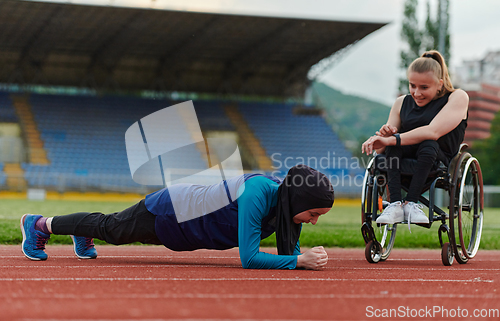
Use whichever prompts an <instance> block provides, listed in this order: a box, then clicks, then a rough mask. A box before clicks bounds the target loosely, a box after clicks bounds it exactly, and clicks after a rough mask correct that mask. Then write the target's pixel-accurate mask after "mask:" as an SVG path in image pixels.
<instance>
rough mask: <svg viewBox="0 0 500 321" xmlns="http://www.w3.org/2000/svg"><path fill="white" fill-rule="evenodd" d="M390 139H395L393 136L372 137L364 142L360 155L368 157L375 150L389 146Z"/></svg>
mask: <svg viewBox="0 0 500 321" xmlns="http://www.w3.org/2000/svg"><path fill="white" fill-rule="evenodd" d="M391 139H394V140H395V139H396V138H395V137H393V136H388V137H383V136H378V135H374V136H372V137H370V138H368V139H367V140H366V142H364V143H363V145H361V153H366V155H370V154H371V153H373V151H374V150H375V149H380V148H383V147H386V146H389V145H391Z"/></svg>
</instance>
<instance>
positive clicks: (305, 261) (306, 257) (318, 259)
mask: <svg viewBox="0 0 500 321" xmlns="http://www.w3.org/2000/svg"><path fill="white" fill-rule="evenodd" d="M327 262H328V254H326V251H325V249H324V248H323V247H322V246H316V247H313V248H312V249H310V250H307V251H306V252H305V253H304V254H301V255H298V256H297V267H298V268H305V269H308V270H321V269H322V268H323V267H324V266H325V265H326V263H327Z"/></svg>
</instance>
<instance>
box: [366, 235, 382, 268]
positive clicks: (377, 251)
mask: <svg viewBox="0 0 500 321" xmlns="http://www.w3.org/2000/svg"><path fill="white" fill-rule="evenodd" d="M381 251H382V248H381V247H380V244H379V243H378V242H377V241H375V240H371V241H370V242H368V243H367V244H366V246H365V258H366V260H367V261H368V262H369V263H378V262H379V261H380V259H381V258H382V255H381Z"/></svg>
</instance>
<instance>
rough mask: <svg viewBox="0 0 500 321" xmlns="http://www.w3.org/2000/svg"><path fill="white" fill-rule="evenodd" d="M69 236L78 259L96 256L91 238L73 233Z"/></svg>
mask: <svg viewBox="0 0 500 321" xmlns="http://www.w3.org/2000/svg"><path fill="white" fill-rule="evenodd" d="M71 238H72V239H73V250H74V251H75V255H76V256H77V257H78V258H79V259H95V258H96V257H97V251H96V249H95V247H94V239H93V238H90V237H85V236H74V235H71Z"/></svg>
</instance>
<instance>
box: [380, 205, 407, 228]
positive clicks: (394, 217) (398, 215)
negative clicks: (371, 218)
mask: <svg viewBox="0 0 500 321" xmlns="http://www.w3.org/2000/svg"><path fill="white" fill-rule="evenodd" d="M404 217H405V215H404V211H403V205H402V204H401V202H400V201H398V202H393V203H391V204H389V205H388V206H387V207H386V208H385V209H384V211H383V212H382V214H380V216H379V217H378V218H377V223H378V224H395V223H401V222H403V219H404Z"/></svg>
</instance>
